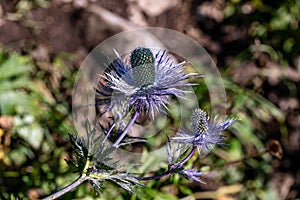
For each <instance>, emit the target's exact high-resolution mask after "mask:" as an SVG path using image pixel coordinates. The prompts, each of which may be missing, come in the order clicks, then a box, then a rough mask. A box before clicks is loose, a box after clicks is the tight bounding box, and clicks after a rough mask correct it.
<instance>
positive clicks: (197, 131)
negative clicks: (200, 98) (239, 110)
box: [172, 109, 236, 157]
mask: <svg viewBox="0 0 300 200" xmlns="http://www.w3.org/2000/svg"><path fill="white" fill-rule="evenodd" d="M235 121H236V120H235V119H229V120H227V119H226V118H225V119H223V120H220V119H218V117H215V118H214V119H213V120H210V119H209V116H208V115H207V113H206V112H205V111H203V110H201V109H196V110H195V111H194V112H193V114H192V116H191V131H189V130H182V131H179V132H178V133H177V135H176V137H173V138H172V140H173V141H175V142H178V143H181V144H185V145H188V146H193V147H194V146H196V147H197V149H198V153H199V155H200V157H204V156H206V155H207V154H208V153H209V152H210V151H211V150H212V149H213V147H214V146H215V145H219V146H222V145H224V143H223V141H224V139H225V138H224V136H223V135H222V134H221V132H222V131H224V130H226V129H227V128H228V127H229V126H231V125H232V124H233V123H234V122H235Z"/></svg>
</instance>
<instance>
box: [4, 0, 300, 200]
mask: <svg viewBox="0 0 300 200" xmlns="http://www.w3.org/2000/svg"><path fill="white" fill-rule="evenodd" d="M151 2H152V1H151V0H125V1H121V0H119V1H104V0H103V1H102V0H101V1H96V0H53V1H52V0H51V1H46V0H10V1H7V0H1V1H0V198H1V199H13V198H14V197H18V198H20V199H23V198H24V199H26V198H27V199H36V198H41V197H43V196H45V195H47V194H50V193H51V192H54V191H56V190H58V189H60V188H62V187H63V186H65V185H66V184H68V183H70V182H72V181H73V180H74V179H75V178H76V177H77V176H76V174H73V173H72V172H71V171H70V169H69V167H68V166H67V164H66V162H65V161H64V159H65V158H67V157H68V155H69V153H70V152H71V146H70V143H69V142H68V133H69V132H75V130H74V126H73V124H72V114H71V113H72V110H71V98H72V87H73V83H74V80H75V77H76V71H77V70H78V68H79V67H80V63H81V62H82V61H83V59H84V58H85V56H86V55H87V53H88V52H89V51H90V50H91V49H93V48H94V47H95V46H96V45H97V44H98V43H99V42H101V41H103V40H104V39H106V38H108V37H110V36H112V35H113V34H116V33H118V32H120V31H124V30H130V29H132V28H138V27H146V26H157V27H165V28H170V29H174V30H177V31H180V32H183V33H185V34H187V35H188V36H190V37H192V38H193V39H195V40H196V41H198V42H199V43H200V44H201V45H203V47H204V48H205V49H206V50H207V51H208V52H209V54H210V55H211V56H212V58H213V59H214V61H215V62H216V64H217V66H218V67H219V69H220V71H221V73H222V76H223V78H224V81H225V87H226V90H227V91H226V92H227V95H228V114H233V115H234V116H236V117H237V118H239V119H240V120H239V122H238V123H236V124H234V126H233V127H232V128H231V133H230V134H228V135H229V137H228V143H229V146H228V147H226V148H223V149H215V150H214V153H213V154H212V155H210V156H209V157H207V158H205V159H201V160H197V161H196V165H195V166H194V167H195V168H202V170H204V171H205V170H207V171H210V172H211V173H209V175H208V176H205V177H204V181H206V182H207V184H205V185H204V184H198V183H194V182H189V181H184V180H182V179H180V178H179V177H177V176H174V177H173V178H171V179H163V180H160V181H150V182H149V183H148V184H147V186H146V188H144V189H140V190H138V191H137V194H136V196H131V195H130V194H128V193H126V192H124V191H123V190H121V189H120V188H118V187H115V186H114V185H107V187H106V189H105V190H103V191H102V196H97V195H96V194H95V192H93V191H92V188H91V186H90V185H89V184H84V185H82V186H80V187H79V188H78V189H77V190H75V191H73V192H71V193H69V194H68V195H66V196H64V197H63V199H83V198H84V199H95V198H98V199H185V200H187V199H296V198H300V194H299V191H300V177H299V176H300V170H299V165H300V164H299V162H298V160H299V152H300V115H299V112H300V102H299V99H300V98H299V97H300V55H299V52H300V46H299V41H300V38H299V37H300V29H299V20H300V1H299V0H288V1H275V2H274V1H261V0H252V1H239V0H231V1H225V0H213V1H197V0H186V1H183V0H182V1H180V0H166V1H162V2H160V3H151ZM178 42H180V41H178ZM206 93H207V91H206V89H205V87H200V88H198V89H197V94H198V96H199V97H200V99H199V102H201V104H200V105H201V106H202V107H204V108H209V99H207V98H206V97H207V95H205V94H206ZM281 147H282V149H281ZM282 150H283V152H282ZM193 159H197V157H196V156H195V157H193Z"/></svg>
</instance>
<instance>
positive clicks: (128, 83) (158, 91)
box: [97, 47, 194, 120]
mask: <svg viewBox="0 0 300 200" xmlns="http://www.w3.org/2000/svg"><path fill="white" fill-rule="evenodd" d="M115 53H116V55H117V59H116V60H115V61H114V62H112V63H111V65H110V66H109V70H108V72H106V73H105V74H104V75H102V77H103V78H104V79H105V80H106V82H107V84H101V88H100V89H98V94H100V95H102V97H103V96H105V97H107V98H104V99H100V100H98V102H97V104H100V105H106V109H105V112H107V111H110V110H111V111H112V112H113V115H114V116H119V118H122V116H123V117H124V116H126V115H127V112H128V110H130V109H134V110H135V111H136V112H139V113H146V114H149V116H150V117H151V119H154V116H155V113H164V112H165V111H166V109H167V104H168V103H169V101H170V96H175V97H177V98H182V97H183V96H184V94H185V91H184V87H186V86H190V85H192V84H189V83H188V81H187V80H188V79H189V78H190V77H191V76H193V75H194V74H186V73H184V64H185V62H182V63H176V62H175V60H174V59H173V57H171V56H170V55H168V54H167V51H166V50H165V51H158V52H156V53H153V51H151V50H150V49H149V48H145V47H138V48H136V49H134V50H133V51H132V52H131V55H130V62H128V61H127V62H126V60H128V59H126V58H125V59H122V58H121V57H120V56H119V54H118V53H117V52H116V51H115ZM108 99H109V100H108ZM114 112H115V113H114ZM117 120H118V119H117Z"/></svg>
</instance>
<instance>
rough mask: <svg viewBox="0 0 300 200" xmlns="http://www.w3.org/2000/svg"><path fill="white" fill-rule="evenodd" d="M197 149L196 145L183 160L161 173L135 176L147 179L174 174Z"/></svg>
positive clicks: (139, 178)
mask: <svg viewBox="0 0 300 200" xmlns="http://www.w3.org/2000/svg"><path fill="white" fill-rule="evenodd" d="M196 149H197V147H196V146H194V147H193V149H192V150H191V152H190V153H189V154H188V155H187V156H186V157H185V158H184V159H182V160H181V161H179V162H177V163H174V164H172V165H170V166H169V169H168V171H165V172H163V173H161V174H157V175H153V176H147V177H134V178H136V179H137V180H143V181H146V180H153V179H159V178H161V177H164V176H167V175H169V174H172V173H173V172H174V171H175V170H176V169H178V168H180V167H182V166H183V165H184V164H185V163H186V162H187V161H188V160H189V159H190V158H191V157H192V155H193V154H194V153H195V151H196Z"/></svg>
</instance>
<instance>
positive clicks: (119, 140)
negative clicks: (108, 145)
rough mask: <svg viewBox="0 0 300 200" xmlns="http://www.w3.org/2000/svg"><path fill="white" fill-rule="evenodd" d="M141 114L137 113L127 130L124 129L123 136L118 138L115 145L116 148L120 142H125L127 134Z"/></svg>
mask: <svg viewBox="0 0 300 200" xmlns="http://www.w3.org/2000/svg"><path fill="white" fill-rule="evenodd" d="M138 116H139V112H137V111H135V112H134V114H133V116H132V118H131V120H130V122H129V123H128V124H127V126H126V128H125V129H124V131H123V133H122V135H121V136H120V137H119V138H118V140H117V141H116V142H115V143H114V145H113V146H114V147H116V148H118V146H119V144H120V142H121V141H122V140H123V138H124V137H125V136H126V134H127V132H128V131H129V130H130V128H131V127H132V125H133V124H134V122H135V120H136V119H137V118H138Z"/></svg>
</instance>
